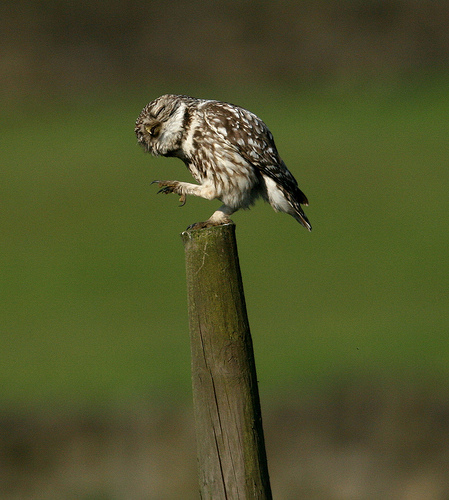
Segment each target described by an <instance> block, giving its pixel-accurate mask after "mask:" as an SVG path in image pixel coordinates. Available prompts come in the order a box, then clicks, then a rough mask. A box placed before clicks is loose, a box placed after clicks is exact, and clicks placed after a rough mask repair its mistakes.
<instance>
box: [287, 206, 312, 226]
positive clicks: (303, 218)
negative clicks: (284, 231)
mask: <svg viewBox="0 0 449 500" xmlns="http://www.w3.org/2000/svg"><path fill="white" fill-rule="evenodd" d="M291 215H292V216H293V217H294V218H295V219H296V220H297V221H298V222H299V223H300V224H301V226H304V227H305V228H306V229H308V230H309V231H312V224H310V222H309V219H308V218H307V215H306V214H305V213H304V212H303V211H302V209H301V208H300V207H295V213H293V214H291Z"/></svg>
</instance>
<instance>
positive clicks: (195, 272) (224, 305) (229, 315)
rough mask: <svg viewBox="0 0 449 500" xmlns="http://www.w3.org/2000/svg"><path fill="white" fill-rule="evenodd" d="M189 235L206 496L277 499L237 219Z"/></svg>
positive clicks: (194, 357)
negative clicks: (267, 454)
mask: <svg viewBox="0 0 449 500" xmlns="http://www.w3.org/2000/svg"><path fill="white" fill-rule="evenodd" d="M182 240H183V242H184V246H185V253H186V274H187V292H188V308H189V324H190V339H191V350H192V384H193V401H194V411H195V425H196V437H197V448H198V466H199V481H200V493H201V498H202V499H203V500H208V499H211V500H220V499H227V500H231V499H232V500H237V499H248V500H249V499H271V498H272V496H271V489H270V481H269V476H268V466H267V458H266V452H265V442H264V436H263V428H262V415H261V410H260V401H259V392H258V387H257V376H256V365H255V362H254V352H253V345H252V340H251V334H250V329H249V324H248V318H247V313H246V305H245V297H244V293H243V284H242V278H241V274H240V266H239V260H238V254H237V244H236V240H235V225H234V224H227V225H223V226H216V227H211V228H206V229H199V230H187V231H185V232H183V233H182Z"/></svg>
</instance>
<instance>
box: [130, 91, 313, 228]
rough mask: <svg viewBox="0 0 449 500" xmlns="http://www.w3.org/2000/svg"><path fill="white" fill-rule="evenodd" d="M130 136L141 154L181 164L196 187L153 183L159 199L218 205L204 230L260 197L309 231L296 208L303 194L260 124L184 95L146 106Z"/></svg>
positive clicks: (232, 109)
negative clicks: (164, 196)
mask: <svg viewBox="0 0 449 500" xmlns="http://www.w3.org/2000/svg"><path fill="white" fill-rule="evenodd" d="M135 132H136V135H137V139H138V141H139V143H140V144H141V145H142V146H143V147H144V149H145V150H146V151H148V152H150V153H152V154H153V155H155V156H159V155H160V156H174V157H177V158H180V159H181V160H182V161H183V162H184V163H185V164H186V166H187V168H188V169H189V170H190V173H191V174H192V175H193V177H194V178H195V179H196V181H197V182H198V183H199V184H190V183H187V182H178V181H154V182H155V183H157V184H158V185H159V187H161V188H162V189H160V190H159V191H158V192H159V193H161V192H162V193H176V194H178V195H179V196H180V202H181V203H182V204H184V203H185V200H186V195H190V194H192V195H195V196H200V197H201V198H206V199H207V200H214V199H218V200H220V201H221V202H222V203H223V205H222V206H221V207H220V208H219V209H218V210H217V211H216V212H214V213H213V214H212V216H211V217H210V218H209V219H208V220H207V221H206V222H200V223H197V224H194V225H193V226H192V227H195V228H200V227H209V226H215V225H220V224H225V223H228V222H230V219H229V217H230V216H231V215H232V214H233V213H234V212H236V211H237V210H239V209H240V208H249V207H250V206H251V205H252V204H253V203H254V202H255V200H256V199H257V198H258V197H259V196H260V197H262V198H263V199H264V200H265V201H267V202H268V203H270V205H271V206H272V207H273V208H274V210H276V211H280V212H286V213H287V214H290V215H291V216H292V217H294V218H295V219H296V220H297V221H298V222H299V223H300V224H302V225H303V226H304V227H305V228H307V229H308V230H309V231H310V230H311V229H312V226H311V225H310V223H309V221H308V219H307V216H306V215H305V213H304V212H303V210H302V208H301V204H302V205H307V204H308V201H307V198H306V196H305V194H304V193H303V192H302V191H301V190H300V189H299V187H298V183H297V182H296V179H295V178H294V177H293V175H292V174H291V173H290V171H289V170H288V169H287V167H286V166H285V163H284V162H283V161H282V160H281V158H280V157H279V154H278V152H277V149H276V146H275V144H274V139H273V136H272V134H271V132H270V131H269V130H268V128H267V126H266V125H265V123H264V122H263V121H262V120H260V119H259V118H258V117H257V116H256V115H254V114H253V113H251V112H250V111H247V110H246V109H243V108H240V107H238V106H234V105H232V104H228V103H224V102H219V101H212V100H204V99H196V98H193V97H188V96H184V95H163V96H161V97H158V98H157V99H155V100H154V101H152V102H150V103H149V104H147V105H146V106H145V107H144V108H143V110H142V112H141V113H140V115H139V117H138V118H137V121H136V128H135Z"/></svg>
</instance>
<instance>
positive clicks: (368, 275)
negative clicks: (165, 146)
mask: <svg viewBox="0 0 449 500" xmlns="http://www.w3.org/2000/svg"><path fill="white" fill-rule="evenodd" d="M0 40H1V45H0V53H1V57H0V91H1V100H0V109H1V113H2V120H1V122H0V137H1V139H0V140H1V144H2V148H1V151H2V161H1V169H0V176H1V178H0V227H1V233H2V240H1V241H2V243H1V246H0V255H1V263H2V265H1V268H0V280H1V281H0V283H1V301H0V311H1V312H0V319H1V323H0V324H1V336H0V353H1V361H0V387H1V391H0V402H1V405H2V406H1V410H0V465H2V470H3V472H0V487H1V491H3V493H0V498H5V499H6V498H8V499H16V498H17V499H19V498H21V499H28V498H30V499H31V498H36V499H37V498H86V499H87V498H89V499H91V498H99V499H100V498H101V499H105V498H107V499H119V498H120V499H121V498H126V499H141V498H150V499H153V498H155V499H165V498H196V497H197V493H196V491H197V487H196V478H195V455H194V446H195V444H194V438H193V431H192V427H193V423H192V415H191V414H192V409H191V389H190V351H189V336H188V324H187V311H186V291H185V277H184V253H183V247H182V243H181V239H180V236H179V235H180V232H181V231H182V230H184V229H185V228H186V227H187V226H188V225H189V224H191V223H193V222H196V221H198V220H204V219H205V218H206V217H208V216H209V215H210V214H211V213H212V211H213V210H214V209H216V208H217V207H218V206H219V205H218V204H219V202H218V201H217V202H207V201H205V200H197V199H188V201H187V204H186V205H185V207H183V208H179V207H178V201H177V199H176V197H161V196H156V191H157V189H156V188H155V187H154V186H150V182H151V181H152V180H153V179H156V178H167V179H177V180H186V181H190V179H191V177H190V174H189V173H188V171H187V170H186V169H185V167H184V166H183V164H182V163H181V162H180V161H179V160H175V159H159V158H152V157H150V156H149V155H144V154H143V151H142V150H141V148H139V147H138V146H137V143H136V139H135V136H134V122H135V119H136V118H137V116H138V114H139V113H140V111H141V109H142V108H143V106H144V105H145V104H146V103H147V102H149V101H150V100H152V99H154V98H155V97H157V96H158V95H160V94H163V93H183V94H191V95H194V96H197V97H206V98H215V99H219V100H226V101H230V102H233V103H235V104H238V105H241V106H243V107H245V108H248V109H250V110H252V111H253V112H255V113H256V114H257V115H259V116H260V117H261V118H262V119H263V120H264V121H265V122H266V123H267V124H268V126H269V127H270V129H271V131H272V132H273V134H274V137H275V139H276V143H277V146H278V149H279V151H280V154H281V156H282V157H283V159H284V161H285V162H286V164H287V165H288V167H289V169H290V170H291V171H292V172H293V173H294V175H295V176H296V178H297V179H298V182H299V185H300V187H301V188H302V189H303V190H304V192H305V193H306V194H307V196H308V198H309V201H310V206H309V207H307V209H306V213H307V215H308V216H309V219H310V220H311V223H312V225H313V227H314V229H313V232H312V233H310V234H309V233H307V232H306V231H305V230H304V229H303V228H301V226H300V225H299V224H297V223H296V222H295V221H294V220H293V219H292V218H290V217H287V216H285V215H282V214H276V213H274V212H273V210H272V209H271V208H270V207H269V206H268V205H264V204H262V203H261V202H260V203H258V204H257V205H256V206H255V207H253V208H252V209H251V211H249V212H243V211H242V212H238V213H237V214H235V215H234V216H233V220H234V222H235V223H236V224H237V238H238V245H239V254H240V263H241V268H242V274H243V280H244V286H245V292H246V300H247V307H248V314H249V319H250V324H251V329H252V334H253V341H254V346H255V354H256V363H257V369H258V378H259V382H260V391H261V397H262V406H263V410H264V416H265V431H266V434H267V447H268V460H269V466H270V470H271V476H272V478H271V479H272V484H273V490H274V494H275V498H279V499H282V498H284V499H295V498H308V499H309V498H310V499H334V498H335V499H337V498H338V499H362V498H363V499H365V498H366V499H371V498H392V499H396V498H398V499H399V498H404V499H409V498H410V499H412V498H413V499H415V498H419V499H427V498H429V499H439V498H441V499H443V498H447V497H448V495H449V481H448V478H447V477H446V476H447V474H445V472H444V471H445V468H447V466H448V465H449V464H448V462H449V392H448V391H447V388H448V376H449V362H448V360H449V342H448V340H447V333H448V327H449V313H448V311H449V309H448V306H449V304H448V302H449V301H448V284H449V283H448V282H449V277H448V267H449V266H448V263H449V262H448V260H449V257H448V255H449V252H448V250H447V246H448V232H447V227H448V223H449V216H448V212H447V209H446V206H445V203H446V199H445V196H446V191H447V188H448V186H449V171H448V153H449V147H448V135H449V120H448V117H449V92H448V89H449V66H448V60H449V59H448V58H449V4H448V3H446V2H431V1H430V0H429V1H424V0H423V1H412V0H402V1H401V0H382V1H381V0H369V1H363V2H362V1H357V0H352V1H349V0H348V1H344V2H337V1H335V0H320V1H318V2H307V1H300V2H289V1H285V2H264V1H259V2H252V1H244V0H239V1H238V0H234V1H232V2H204V1H202V2H199V1H189V2H187V1H173V2H167V3H161V2H159V3H154V2H148V3H141V4H137V5H136V4H135V3H133V2H128V1H126V0H117V1H113V2H100V1H91V2H84V1H82V2H77V3H76V4H75V3H71V2H61V1H46V2H37V1H32V0H28V1H21V2H10V1H6V2H3V3H2V6H1V7H0ZM124 450H125V451H124ZM192 450H193V451H192ZM43 457H45V458H43ZM130 471H131V472H130ZM50 478H53V479H50ZM2 495H3V496H2Z"/></svg>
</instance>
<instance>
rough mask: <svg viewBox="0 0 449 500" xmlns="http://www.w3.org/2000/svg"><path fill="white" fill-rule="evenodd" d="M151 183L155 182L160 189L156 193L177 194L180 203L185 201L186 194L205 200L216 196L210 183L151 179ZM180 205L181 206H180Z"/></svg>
mask: <svg viewBox="0 0 449 500" xmlns="http://www.w3.org/2000/svg"><path fill="white" fill-rule="evenodd" d="M151 184H157V185H158V186H159V187H160V188H161V189H160V190H159V191H158V193H164V194H169V193H176V194H179V196H180V198H179V201H180V202H181V203H182V205H184V204H185V202H186V196H187V195H188V194H189V195H194V196H199V197H200V198H205V199H206V200H214V199H215V198H217V191H216V189H215V187H214V186H213V185H212V184H209V183H206V184H202V185H199V184H190V183H188V182H179V181H153V182H152V183H151ZM182 205H181V206H182Z"/></svg>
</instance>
